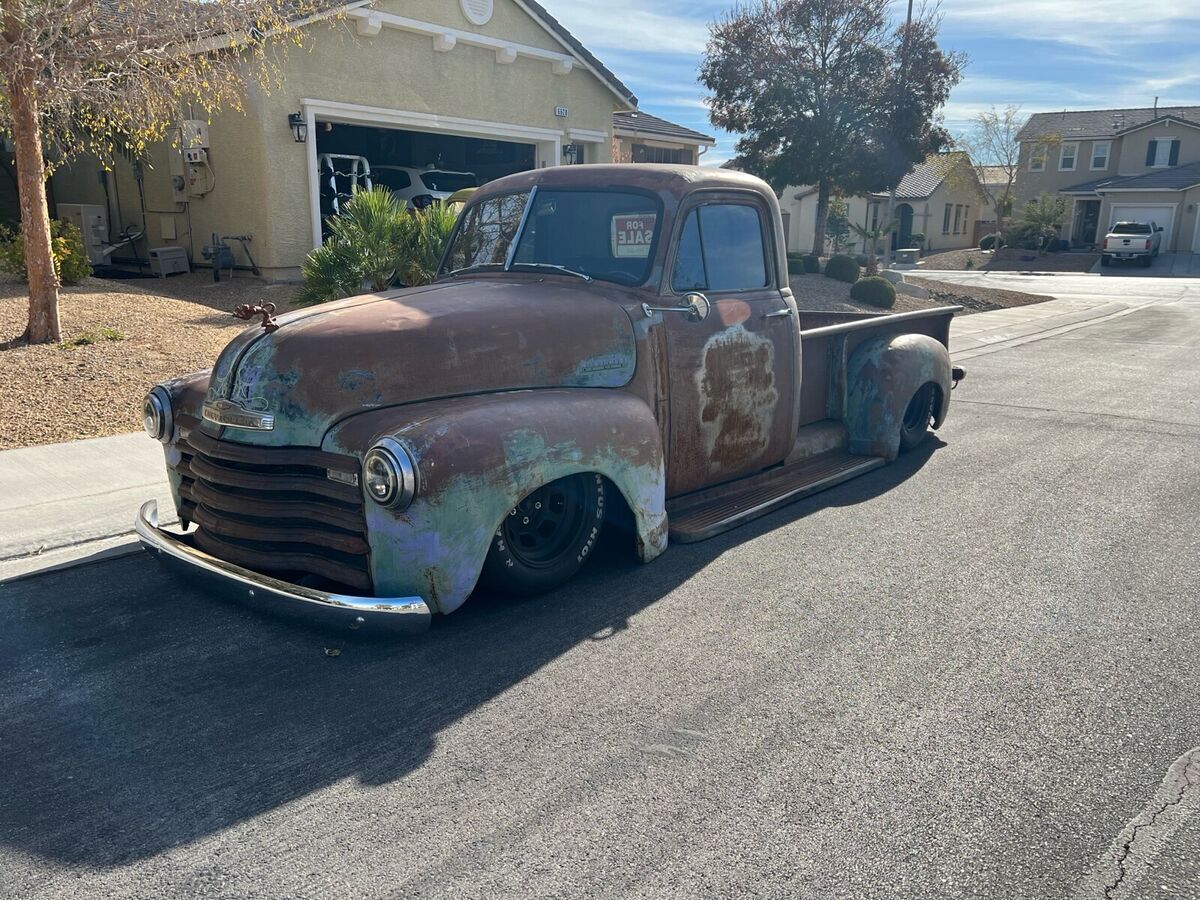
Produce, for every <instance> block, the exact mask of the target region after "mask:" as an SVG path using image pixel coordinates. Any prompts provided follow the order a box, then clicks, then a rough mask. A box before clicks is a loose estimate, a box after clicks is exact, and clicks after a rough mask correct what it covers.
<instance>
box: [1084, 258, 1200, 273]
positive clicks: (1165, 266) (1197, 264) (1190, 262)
mask: <svg viewBox="0 0 1200 900" xmlns="http://www.w3.org/2000/svg"><path fill="white" fill-rule="evenodd" d="M1092 272H1093V273H1096V274H1099V275H1105V276H1108V277H1114V278H1128V277H1132V276H1138V277H1141V278H1146V277H1160V278H1167V277H1170V278H1200V253H1160V254H1159V255H1158V256H1157V257H1155V259H1154V261H1153V262H1152V263H1151V264H1150V267H1149V268H1147V269H1143V268H1142V266H1141V264H1140V263H1138V262H1137V261H1136V260H1133V261H1128V260H1114V261H1113V262H1112V263H1111V264H1109V265H1107V266H1102V265H1100V261H1099V260H1096V265H1095V266H1093V267H1092Z"/></svg>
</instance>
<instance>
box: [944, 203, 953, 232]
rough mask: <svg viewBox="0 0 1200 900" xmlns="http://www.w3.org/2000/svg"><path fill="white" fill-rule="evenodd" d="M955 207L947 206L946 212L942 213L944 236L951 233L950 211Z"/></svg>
mask: <svg viewBox="0 0 1200 900" xmlns="http://www.w3.org/2000/svg"><path fill="white" fill-rule="evenodd" d="M952 208H953V207H952V206H951V204H949V203H947V204H946V211H945V212H944V213H942V234H949V233H950V210H951V209H952Z"/></svg>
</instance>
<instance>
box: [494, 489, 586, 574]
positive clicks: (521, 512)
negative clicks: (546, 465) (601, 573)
mask: <svg viewBox="0 0 1200 900" xmlns="http://www.w3.org/2000/svg"><path fill="white" fill-rule="evenodd" d="M603 524H604V478H603V477H602V476H600V475H596V474H595V473H581V474H579V475H568V476H567V477H566V478H560V479H558V480H557V481H552V482H550V483H549V484H546V485H542V487H540V488H538V489H537V490H536V491H534V492H533V493H532V494H530V495H529V496H528V497H526V498H525V499H524V500H522V501H521V502H520V503H518V504H517V505H516V506H514V507H513V508H512V509H511V510H509V513H508V515H507V516H505V517H504V521H503V522H501V523H500V527H499V528H497V529H496V534H495V535H494V536H493V537H492V546H491V549H490V550H489V551H488V556H487V560H486V561H485V562H484V564H483V572H482V573H481V575H480V581H481V582H482V583H483V584H484V585H486V586H487V587H489V588H492V589H493V590H497V591H500V592H502V593H506V594H540V593H543V592H545V591H549V590H553V589H554V588H556V587H558V586H559V585H560V584H562V583H563V582H565V581H567V580H568V579H570V578H571V576H573V575H574V574H575V573H576V572H578V571H579V569H580V567H581V566H582V565H583V564H584V563H585V562H586V561H587V558H588V556H589V555H591V552H592V550H593V549H594V548H595V545H596V540H597V539H598V538H599V536H600V527H601V526H602V525H603Z"/></svg>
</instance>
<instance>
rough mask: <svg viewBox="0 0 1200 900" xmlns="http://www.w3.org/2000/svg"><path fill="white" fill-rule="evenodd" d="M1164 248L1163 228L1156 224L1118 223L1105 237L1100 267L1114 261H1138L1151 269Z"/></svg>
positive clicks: (1143, 266)
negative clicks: (1151, 264)
mask: <svg viewBox="0 0 1200 900" xmlns="http://www.w3.org/2000/svg"><path fill="white" fill-rule="evenodd" d="M1161 247H1162V226H1161V225H1158V224H1156V223H1154V222H1117V223H1116V224H1115V225H1113V227H1112V228H1111V229H1109V232H1108V234H1106V235H1105V236H1104V245H1103V247H1102V250H1101V254H1100V265H1102V266H1107V265H1111V264H1112V261H1113V260H1114V259H1137V260H1140V261H1141V264H1142V268H1149V267H1150V263H1151V262H1152V261H1153V259H1154V257H1156V256H1158V251H1159V250H1160V249H1161Z"/></svg>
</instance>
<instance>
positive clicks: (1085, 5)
mask: <svg viewBox="0 0 1200 900" xmlns="http://www.w3.org/2000/svg"><path fill="white" fill-rule="evenodd" d="M941 8H942V12H943V13H944V14H945V17H946V22H947V24H950V25H955V26H962V27H966V28H969V29H970V30H971V31H972V32H974V33H976V34H993V35H1002V36H1004V37H1009V38H1023V39H1026V40H1043V41H1055V42H1058V43H1065V44H1074V45H1077V46H1081V47H1087V48H1088V49H1090V50H1092V51H1094V52H1097V53H1101V54H1108V55H1111V56H1113V57H1117V56H1118V55H1119V53H1120V48H1122V47H1124V46H1128V45H1130V44H1136V43H1142V42H1146V41H1151V40H1171V39H1178V38H1179V36H1180V34H1181V32H1183V31H1185V30H1187V29H1188V28H1189V26H1191V27H1193V28H1194V27H1195V26H1197V25H1200V11H1198V8H1197V5H1196V2H1195V0H1156V2H1155V3H1153V4H1144V3H1131V2H1129V0H1007V2H1003V3H980V2H978V0H945V2H943V4H942V7H941ZM1014 64H1019V61H1016V60H1014Z"/></svg>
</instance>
